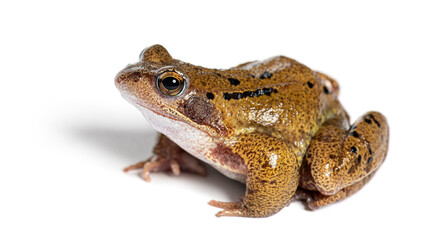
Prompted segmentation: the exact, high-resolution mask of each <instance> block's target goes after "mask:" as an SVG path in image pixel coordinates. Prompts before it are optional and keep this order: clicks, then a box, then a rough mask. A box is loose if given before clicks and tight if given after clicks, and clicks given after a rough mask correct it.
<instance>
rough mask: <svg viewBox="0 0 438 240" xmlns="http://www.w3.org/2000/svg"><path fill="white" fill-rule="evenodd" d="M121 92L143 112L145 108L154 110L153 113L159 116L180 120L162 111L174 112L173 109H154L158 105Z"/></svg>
mask: <svg viewBox="0 0 438 240" xmlns="http://www.w3.org/2000/svg"><path fill="white" fill-rule="evenodd" d="M121 93H122V97H123V98H124V99H125V100H126V101H128V102H129V103H131V104H132V105H134V106H135V107H136V108H137V109H138V110H140V112H142V113H144V112H145V110H147V111H150V112H152V113H154V114H156V115H158V116H161V117H165V118H170V119H171V120H174V121H179V120H178V119H177V118H175V117H174V116H172V115H170V114H168V115H166V114H163V113H162V112H165V111H169V112H174V111H173V109H165V110H164V109H162V111H159V110H158V109H154V108H157V107H153V106H152V105H150V104H145V103H144V102H141V101H139V100H138V99H137V98H136V97H134V96H132V95H131V94H129V93H126V92H123V91H122V92H121Z"/></svg>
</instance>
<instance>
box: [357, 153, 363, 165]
mask: <svg viewBox="0 0 438 240" xmlns="http://www.w3.org/2000/svg"><path fill="white" fill-rule="evenodd" d="M361 161H362V156H361V155H359V156H357V163H359V164H360V162H361Z"/></svg>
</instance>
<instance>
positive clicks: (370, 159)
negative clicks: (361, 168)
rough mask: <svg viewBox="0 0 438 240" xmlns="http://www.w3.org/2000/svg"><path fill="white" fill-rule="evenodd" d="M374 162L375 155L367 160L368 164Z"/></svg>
mask: <svg viewBox="0 0 438 240" xmlns="http://www.w3.org/2000/svg"><path fill="white" fill-rule="evenodd" d="M372 162H373V156H371V157H369V158H368V160H367V164H371V163H372Z"/></svg>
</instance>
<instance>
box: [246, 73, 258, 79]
mask: <svg viewBox="0 0 438 240" xmlns="http://www.w3.org/2000/svg"><path fill="white" fill-rule="evenodd" d="M248 77H251V78H255V77H256V76H254V75H252V74H249V73H248Z"/></svg>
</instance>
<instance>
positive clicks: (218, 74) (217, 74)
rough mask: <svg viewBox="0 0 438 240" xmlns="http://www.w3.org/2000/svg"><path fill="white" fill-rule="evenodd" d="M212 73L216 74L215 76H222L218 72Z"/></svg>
mask: <svg viewBox="0 0 438 240" xmlns="http://www.w3.org/2000/svg"><path fill="white" fill-rule="evenodd" d="M214 74H216V76H218V77H222V75H221V74H220V73H214Z"/></svg>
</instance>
